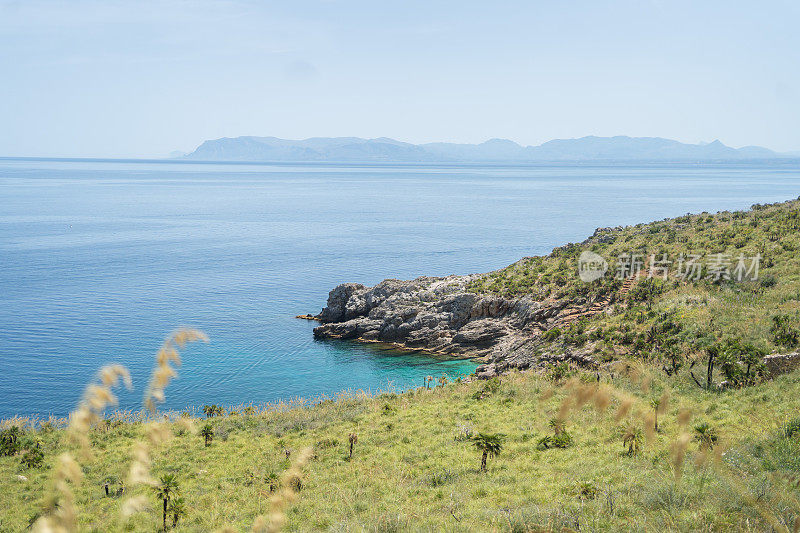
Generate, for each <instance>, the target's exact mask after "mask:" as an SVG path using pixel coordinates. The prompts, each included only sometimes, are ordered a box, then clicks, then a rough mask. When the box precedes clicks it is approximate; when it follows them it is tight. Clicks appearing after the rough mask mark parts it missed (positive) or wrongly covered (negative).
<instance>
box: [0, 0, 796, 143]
mask: <svg viewBox="0 0 800 533" xmlns="http://www.w3.org/2000/svg"><path fill="white" fill-rule="evenodd" d="M798 27H800V3H798V2H796V1H795V0H785V1H771V0H763V1H760V2H751V1H738V0H726V1H715V0H709V1H697V0H692V1H678V0H676V1H670V0H613V1H612V0H609V1H604V0H590V1H581V0H563V1H553V0H547V1H538V0H528V1H523V2H503V1H499V0H498V1H485V2H470V1H468V0H461V1H457V2H437V1H434V0H428V1H424V2H418V1H415V0H406V1H402V2H388V1H380V0H370V1H364V2H361V1H337V0H326V1H311V0H291V1H284V2H273V1H264V0H261V1H249V0H228V1H214V2H211V1H206V0H192V1H182V0H162V1H149V0H131V1H128V2H123V1H116V0H69V1H54V0H18V1H9V0H0V156H54V157H163V156H166V155H167V154H169V153H170V152H172V151H173V150H180V151H187V152H188V151H191V150H192V149H194V148H195V147H196V146H197V145H199V144H200V143H201V142H202V141H204V140H206V139H215V138H219V137H236V136H240V135H259V136H276V137H283V138H290V139H302V138H307V137H319V136H358V137H369V138H371V137H382V136H386V137H392V138H395V139H399V140H403V141H408V142H413V143H420V142H432V141H452V142H471V143H474V142H482V141H485V140H487V139H489V138H507V139H511V140H514V141H517V142H519V143H520V144H523V145H536V144H540V143H542V142H545V141H547V140H550V139H554V138H574V137H582V136H585V135H600V136H610V135H630V136H658V137H667V138H672V139H677V140H680V141H683V142H692V143H696V142H710V141H713V140H714V139H719V140H721V141H722V142H723V143H725V144H728V145H730V146H734V147H740V146H745V145H761V146H766V147H768V148H772V149H775V150H778V151H788V150H800V31H798V30H797V28H798Z"/></svg>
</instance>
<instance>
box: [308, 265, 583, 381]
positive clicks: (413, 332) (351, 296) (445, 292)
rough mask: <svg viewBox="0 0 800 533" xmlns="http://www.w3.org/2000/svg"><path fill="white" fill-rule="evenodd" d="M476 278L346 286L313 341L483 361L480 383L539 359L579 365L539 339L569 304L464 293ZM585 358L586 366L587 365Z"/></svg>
mask: <svg viewBox="0 0 800 533" xmlns="http://www.w3.org/2000/svg"><path fill="white" fill-rule="evenodd" d="M473 279H474V276H448V277H445V278H433V277H421V278H417V279H415V280H411V281H400V280H391V279H390V280H384V281H382V282H381V283H379V284H377V285H375V286H374V287H365V286H364V285H360V284H357V283H345V284H342V285H339V286H338V287H336V288H335V289H333V290H332V291H331V292H330V294H329V296H328V304H327V306H326V307H325V308H324V309H323V310H322V312H321V313H320V314H319V315H317V316H316V317H315V318H316V319H317V320H319V321H321V322H322V323H323V324H322V325H320V326H318V327H317V328H315V329H314V336H315V337H317V338H328V339H357V340H360V341H365V342H370V341H371V342H385V343H392V344H395V345H397V346H399V347H402V348H408V349H416V350H424V351H428V352H432V353H439V354H449V355H454V356H459V357H475V358H482V359H483V360H484V361H485V363H486V364H485V365H483V366H482V367H480V368H479V369H478V372H477V374H478V375H479V377H490V376H492V375H496V374H497V373H500V372H502V371H504V370H506V369H508V368H528V367H530V366H533V365H535V364H537V363H539V362H541V361H553V360H565V359H567V358H569V359H577V360H578V361H579V362H582V363H588V364H592V363H593V361H591V360H590V359H587V358H583V356H581V355H580V354H572V353H558V354H555V353H548V352H547V351H546V350H545V348H544V344H545V343H543V342H541V340H540V339H539V334H540V333H541V332H543V331H544V330H546V329H549V328H550V327H552V326H553V325H554V324H555V323H557V321H558V319H559V316H561V314H562V311H563V310H564V307H565V305H566V304H565V303H564V302H558V301H550V302H537V301H534V300H533V299H531V298H529V297H523V298H514V299H507V298H503V297H499V296H482V295H479V294H474V293H471V292H467V290H466V287H467V285H468V284H469V283H470V282H471V281H472V280H473ZM583 359H585V360H583Z"/></svg>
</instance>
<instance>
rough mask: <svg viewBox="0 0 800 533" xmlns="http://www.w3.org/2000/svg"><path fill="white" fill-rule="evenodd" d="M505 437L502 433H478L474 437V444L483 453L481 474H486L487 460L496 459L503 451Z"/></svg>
mask: <svg viewBox="0 0 800 533" xmlns="http://www.w3.org/2000/svg"><path fill="white" fill-rule="evenodd" d="M503 439H504V436H503V435H502V434H500V433H478V434H477V435H475V436H473V437H472V443H473V444H474V445H475V447H476V448H477V449H478V450H479V451H480V452H481V469H480V471H481V472H486V460H487V459H488V457H489V456H492V457H496V456H497V455H500V452H501V451H502V450H503Z"/></svg>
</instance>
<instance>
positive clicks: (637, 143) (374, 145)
mask: <svg viewBox="0 0 800 533" xmlns="http://www.w3.org/2000/svg"><path fill="white" fill-rule="evenodd" d="M181 157H182V158H185V159H194V160H203V161H395V162H415V161H419V162H430V161H441V162H447V161H487V162H488V161H496V162H503V161H507V162H511V161H514V162H525V161H593V160H594V161H596V160H659V161H664V160H680V161H709V160H729V159H773V158H784V157H797V154H794V153H792V154H780V153H777V152H773V151H772V150H769V149H767V148H762V147H760V146H745V147H744V148H731V147H729V146H725V145H724V144H722V143H721V142H719V141H714V142H712V143H708V144H685V143H681V142H678V141H673V140H670V139H662V138H660V137H624V136H619V137H581V138H580V139H556V140H552V141H548V142H546V143H544V144H540V145H539V146H521V145H519V144H517V143H515V142H513V141H509V140H507V139H490V140H488V141H486V142H484V143H481V144H454V143H428V144H410V143H405V142H401V141H396V140H394V139H389V138H387V137H380V138H377V139H361V138H358V137H314V138H311V139H304V140H300V141H292V140H287V139H278V138H277V137H236V138H228V137H225V138H222V139H215V140H211V141H205V142H204V143H203V144H201V145H200V146H199V147H198V148H197V149H196V150H195V151H194V152H192V153H190V154H186V155H184V156H181Z"/></svg>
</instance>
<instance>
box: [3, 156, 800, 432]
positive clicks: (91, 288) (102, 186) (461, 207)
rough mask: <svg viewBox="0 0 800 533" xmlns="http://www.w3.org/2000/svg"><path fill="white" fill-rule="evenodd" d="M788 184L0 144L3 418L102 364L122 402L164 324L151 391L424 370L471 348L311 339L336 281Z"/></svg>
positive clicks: (366, 379)
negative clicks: (59, 155)
mask: <svg viewBox="0 0 800 533" xmlns="http://www.w3.org/2000/svg"><path fill="white" fill-rule="evenodd" d="M799 194H800V165H799V164H798V162H797V161H785V162H775V163H719V164H665V163H658V164H656V163H653V164H643V163H637V164H631V163H618V164H612V163H608V164H558V165H544V164H542V165H513V166H512V165H444V164H442V165H410V164H295V165H291V164H263V165H256V164H217V163H213V164H209V163H194V162H191V163H190V162H186V163H184V162H156V161H105V160H102V161H101V160H97V161H68V160H61V161H59V160H18V159H2V160H0V295H1V296H0V418H3V417H9V416H12V415H17V414H18V415H32V414H37V415H44V416H46V415H49V414H53V415H58V416H61V415H64V414H66V413H67V412H68V411H69V410H71V409H72V408H73V406H74V405H75V404H76V402H77V401H78V400H79V398H80V395H81V392H82V390H83V387H84V386H85V384H86V383H87V382H88V381H89V380H90V379H91V378H92V377H93V375H94V373H95V371H96V370H97V369H98V368H99V367H100V366H101V365H103V364H105V363H121V364H123V365H125V366H127V367H128V368H129V369H130V371H131V373H132V376H133V379H134V386H135V390H134V391H133V392H130V393H128V392H126V393H124V394H122V395H121V405H120V407H121V408H124V409H138V408H139V407H140V405H141V395H142V391H143V388H144V386H145V385H146V382H147V379H148V376H149V373H150V370H151V368H152V366H153V360H154V358H153V356H154V354H155V351H156V350H157V349H158V347H159V345H160V344H161V342H162V341H163V339H164V337H165V336H166V335H167V334H168V333H169V332H170V331H171V330H173V329H174V328H176V327H179V326H191V327H196V328H198V329H201V330H202V331H204V332H206V333H207V334H208V336H209V337H210V339H211V341H210V342H209V343H208V344H199V345H191V346H189V347H188V348H187V349H186V350H185V351H184V352H183V361H184V364H183V366H182V367H181V368H180V370H179V378H178V379H177V380H176V381H174V382H173V383H172V384H171V385H170V386H169V388H168V389H167V391H166V392H167V402H166V404H165V406H164V407H165V408H170V409H183V408H187V407H198V406H202V405H203V404H208V403H217V404H224V405H236V404H240V403H243V402H253V403H264V402H272V401H276V400H280V399H292V398H300V397H302V398H314V397H319V396H321V395H326V394H334V393H336V392H338V391H342V390H345V389H364V390H372V391H378V390H387V389H392V388H396V389H402V388H406V387H412V386H420V385H422V383H423V378H424V376H427V375H440V374H441V373H448V374H450V375H452V376H454V375H458V374H462V373H469V372H471V371H472V370H473V369H474V367H475V363H474V362H472V361H464V360H448V359H441V358H433V357H430V356H427V355H425V354H421V353H401V352H398V351H396V350H391V349H387V348H381V347H378V346H374V345H366V346H365V345H359V344H356V343H352V342H345V341H316V340H314V339H313V337H312V329H313V327H314V325H315V323H313V322H309V321H304V320H298V319H295V318H294V317H295V315H298V314H301V313H309V312H310V313H317V312H319V310H320V308H321V307H322V306H323V305H324V304H325V300H326V298H327V294H328V291H329V290H330V289H332V288H333V287H335V286H336V285H337V284H339V283H342V282H347V281H357V282H361V283H365V284H374V283H376V282H378V281H380V280H382V279H384V278H402V279H407V278H414V277H416V276H420V275H435V276H443V275H447V274H468V273H473V272H484V271H489V270H494V269H498V268H501V267H504V266H506V265H508V264H510V263H512V262H514V261H516V260H517V259H519V258H520V257H523V256H530V255H536V254H545V253H547V252H549V251H550V250H551V249H552V248H553V247H554V246H558V245H562V244H564V243H566V242H574V241H581V240H583V239H584V238H586V237H587V236H588V235H590V234H591V233H592V232H593V231H594V229H595V228H597V227H600V226H616V225H623V224H635V223H639V222H647V221H651V220H657V219H662V218H665V217H673V216H677V215H682V214H685V213H687V212H702V211H709V212H714V211H718V210H725V209H730V210H732V209H743V208H747V207H749V206H750V205H751V204H754V203H765V202H775V201H782V200H787V199H791V198H796V197H797V196H798V195H799Z"/></svg>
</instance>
